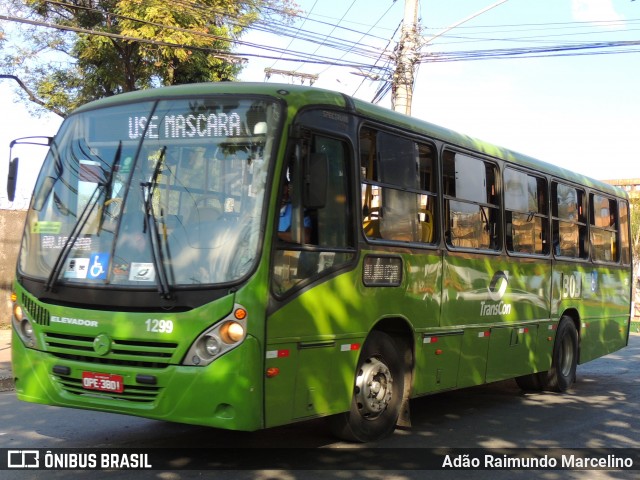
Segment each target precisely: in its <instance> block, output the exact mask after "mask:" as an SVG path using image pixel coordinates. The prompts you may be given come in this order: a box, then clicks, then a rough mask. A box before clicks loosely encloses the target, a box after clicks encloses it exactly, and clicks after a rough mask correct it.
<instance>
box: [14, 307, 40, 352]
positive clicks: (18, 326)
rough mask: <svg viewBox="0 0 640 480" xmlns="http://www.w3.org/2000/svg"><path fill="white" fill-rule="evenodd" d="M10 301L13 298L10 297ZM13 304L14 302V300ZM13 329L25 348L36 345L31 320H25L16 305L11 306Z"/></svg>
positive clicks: (21, 310)
mask: <svg viewBox="0 0 640 480" xmlns="http://www.w3.org/2000/svg"><path fill="white" fill-rule="evenodd" d="M11 299H12V300H14V296H13V295H12V296H11ZM14 302H15V300H14ZM11 320H12V322H13V328H14V329H15V331H16V333H17V334H18V336H19V337H20V339H21V340H22V341H23V342H24V344H25V345H26V346H27V347H31V348H32V347H35V345H36V337H35V335H34V333H33V325H32V324H31V320H29V319H28V318H27V316H26V315H25V314H24V310H23V309H22V307H21V306H20V305H18V304H17V303H14V304H13V317H12V319H11Z"/></svg>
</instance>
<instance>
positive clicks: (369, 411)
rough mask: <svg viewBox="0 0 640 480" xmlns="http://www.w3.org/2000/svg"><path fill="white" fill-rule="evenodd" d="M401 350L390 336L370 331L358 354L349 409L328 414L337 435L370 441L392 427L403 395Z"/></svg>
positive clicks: (388, 432) (387, 433)
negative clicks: (336, 413)
mask: <svg viewBox="0 0 640 480" xmlns="http://www.w3.org/2000/svg"><path fill="white" fill-rule="evenodd" d="M402 359H403V352H402V349H401V348H400V347H399V346H398V344H397V343H396V342H395V341H394V339H393V338H392V337H390V336H389V335H387V334H386V333H383V332H376V331H374V332H371V334H370V335H369V338H368V339H367V341H366V342H365V344H364V346H363V348H362V351H361V353H360V359H359V361H358V367H357V369H356V378H355V384H354V389H353V398H352V400H351V408H350V409H349V411H348V412H346V413H341V414H338V415H334V416H333V417H330V419H329V421H330V426H331V430H332V431H333V433H334V434H335V435H337V436H338V437H340V438H342V439H344V440H349V441H356V442H370V441H374V440H379V439H381V438H384V437H386V436H387V435H390V434H391V433H392V432H393V430H394V429H395V426H396V423H397V421H398V417H399V415H400V409H401V406H402V400H403V398H402V397H403V394H404V371H403V367H402Z"/></svg>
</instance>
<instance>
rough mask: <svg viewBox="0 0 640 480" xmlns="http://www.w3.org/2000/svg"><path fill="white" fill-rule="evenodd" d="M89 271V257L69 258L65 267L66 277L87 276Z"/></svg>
mask: <svg viewBox="0 0 640 480" xmlns="http://www.w3.org/2000/svg"><path fill="white" fill-rule="evenodd" d="M88 272H89V259H88V258H69V259H67V264H66V265H65V267H64V278H87V274H88Z"/></svg>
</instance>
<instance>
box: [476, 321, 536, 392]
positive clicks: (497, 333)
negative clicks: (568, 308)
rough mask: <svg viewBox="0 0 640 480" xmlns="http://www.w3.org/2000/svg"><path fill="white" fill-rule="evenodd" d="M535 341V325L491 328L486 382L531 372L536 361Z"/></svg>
mask: <svg viewBox="0 0 640 480" xmlns="http://www.w3.org/2000/svg"><path fill="white" fill-rule="evenodd" d="M537 342H538V326H537V325H530V326H518V327H500V328H493V329H491V340H490V342H489V359H488V360H487V379H486V380H487V382H495V381H498V380H504V379H507V378H513V377H518V376H520V375H526V374H528V373H531V372H532V371H533V368H534V366H535V363H536V362H535V357H536V353H537V352H536V350H537V348H536V347H537Z"/></svg>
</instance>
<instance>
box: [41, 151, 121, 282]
mask: <svg viewBox="0 0 640 480" xmlns="http://www.w3.org/2000/svg"><path fill="white" fill-rule="evenodd" d="M121 153H122V142H120V144H119V145H118V150H117V151H116V154H115V157H114V161H113V165H112V169H111V172H110V174H109V178H108V179H107V181H106V182H99V183H98V184H97V185H96V188H95V189H94V190H93V193H92V194H91V197H89V200H88V201H87V203H86V204H85V206H84V208H83V209H82V212H81V213H80V216H79V217H78V220H77V221H76V223H75V224H74V225H73V228H72V229H71V233H70V234H69V236H68V237H67V239H66V240H65V242H64V245H63V246H62V250H60V253H59V254H58V257H57V258H56V261H55V262H54V264H53V268H52V269H51V273H50V274H49V277H48V278H47V281H46V283H45V285H44V288H45V290H46V291H49V290H51V289H53V287H54V286H55V284H56V282H57V280H58V277H59V276H60V272H61V271H62V267H63V265H64V262H66V260H67V257H68V256H69V254H70V253H71V250H72V249H73V246H74V245H75V243H76V240H77V238H78V235H79V234H80V232H82V230H83V229H84V227H85V225H86V224H87V221H88V220H89V218H90V217H91V213H92V212H93V210H94V209H95V207H96V205H97V204H98V200H99V199H100V196H101V195H102V192H104V191H105V190H110V189H111V183H112V181H113V177H114V174H113V172H114V170H115V168H116V166H117V165H118V163H119V162H120V156H121ZM56 165H57V164H56ZM60 170H61V171H60V174H62V163H61V162H60ZM54 195H55V192H54ZM103 215H104V209H103V212H102V215H101V216H100V223H99V227H98V232H100V228H101V227H102V220H103Z"/></svg>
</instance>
